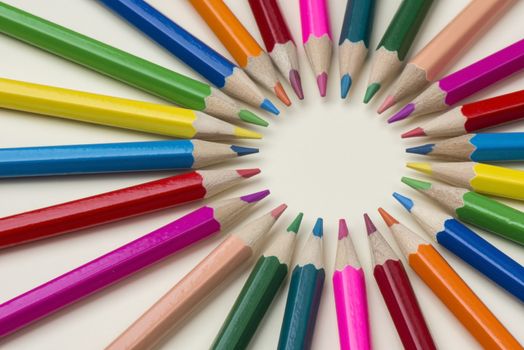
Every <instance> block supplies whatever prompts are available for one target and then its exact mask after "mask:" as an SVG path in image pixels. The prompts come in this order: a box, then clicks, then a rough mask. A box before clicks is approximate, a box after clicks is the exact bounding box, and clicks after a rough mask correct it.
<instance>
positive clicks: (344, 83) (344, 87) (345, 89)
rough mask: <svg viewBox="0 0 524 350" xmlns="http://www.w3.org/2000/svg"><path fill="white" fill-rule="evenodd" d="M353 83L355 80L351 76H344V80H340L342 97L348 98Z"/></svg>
mask: <svg viewBox="0 0 524 350" xmlns="http://www.w3.org/2000/svg"><path fill="white" fill-rule="evenodd" d="M352 83H353V80H352V79H351V77H350V76H349V74H344V75H343V76H342V78H341V79H340V97H341V98H343V99H344V98H346V97H348V94H349V89H351V84H352Z"/></svg>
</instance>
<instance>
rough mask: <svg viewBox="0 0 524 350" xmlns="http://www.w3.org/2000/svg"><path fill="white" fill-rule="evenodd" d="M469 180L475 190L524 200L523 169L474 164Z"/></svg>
mask: <svg viewBox="0 0 524 350" xmlns="http://www.w3.org/2000/svg"><path fill="white" fill-rule="evenodd" d="M473 171H474V172H475V175H476V176H475V177H474V178H473V179H471V180H470V184H471V188H472V189H473V190H474V191H475V192H480V193H487V194H491V195H494V196H499V197H506V198H513V199H518V200H524V171H522V170H516V169H510V168H505V167H498V166H492V165H487V164H480V163H479V164H475V165H474V167H473Z"/></svg>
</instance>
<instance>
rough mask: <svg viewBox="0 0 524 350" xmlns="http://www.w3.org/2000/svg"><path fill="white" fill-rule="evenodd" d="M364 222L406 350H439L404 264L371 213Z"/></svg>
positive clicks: (379, 277)
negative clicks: (379, 229)
mask: <svg viewBox="0 0 524 350" xmlns="http://www.w3.org/2000/svg"><path fill="white" fill-rule="evenodd" d="M364 220H365V222H366V231H367V233H368V239H369V243H370V245H371V256H372V258H373V276H375V280H376V281H377V285H378V288H379V289H380V293H381V294H382V297H383V298H384V302H385V303H386V306H387V308H388V311H389V314H390V315H391V319H392V320H393V323H394V324H395V328H396V329H397V333H398V335H399V337H400V341H401V342H402V345H403V346H404V349H406V350H408V349H419V350H429V349H435V350H436V349H437V348H436V346H435V343H434V341H433V338H432V337H431V333H430V332H429V328H428V326H427V324H426V321H425V320H424V315H423V314H422V310H421V309H420V306H419V304H418V301H417V297H416V296H415V292H414V291H413V287H412V286H411V282H410V281H409V277H408V274H407V273H406V270H405V269H404V265H403V264H402V262H401V261H400V259H399V258H398V257H397V255H396V254H395V252H394V251H393V249H392V248H391V246H390V245H389V244H388V242H386V240H385V239H384V237H383V236H382V234H381V233H380V232H379V231H378V230H377V228H376V227H375V225H374V224H373V222H372V221H371V219H370V218H369V216H368V215H367V214H364Z"/></svg>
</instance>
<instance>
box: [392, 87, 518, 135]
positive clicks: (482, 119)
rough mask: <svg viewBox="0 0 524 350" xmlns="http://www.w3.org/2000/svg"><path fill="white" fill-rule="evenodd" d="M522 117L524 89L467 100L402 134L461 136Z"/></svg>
mask: <svg viewBox="0 0 524 350" xmlns="http://www.w3.org/2000/svg"><path fill="white" fill-rule="evenodd" d="M522 118H524V90H520V91H515V92H511V93H509V94H505V95H500V96H497V97H492V98H488V99H485V100H481V101H475V102H471V103H466V104H465V105H462V106H460V107H455V108H453V109H451V110H450V111H448V112H446V113H444V114H443V115H441V116H439V117H437V118H433V119H431V120H430V121H429V122H427V123H426V124H424V125H422V126H419V127H416V128H414V129H412V130H410V131H407V132H405V133H404V134H402V138H408V137H421V136H429V137H451V136H460V135H464V134H467V133H470V132H474V131H478V130H482V129H485V128H489V127H493V126H497V125H502V124H506V123H510V122H514V121H517V120H520V119H522Z"/></svg>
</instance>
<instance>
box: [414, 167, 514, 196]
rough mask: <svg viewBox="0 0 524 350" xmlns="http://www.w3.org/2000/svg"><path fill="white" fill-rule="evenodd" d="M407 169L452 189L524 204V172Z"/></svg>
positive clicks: (436, 168)
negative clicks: (455, 188) (504, 198)
mask: <svg viewBox="0 0 524 350" xmlns="http://www.w3.org/2000/svg"><path fill="white" fill-rule="evenodd" d="M407 167H408V168H411V169H414V170H417V171H420V172H422V173H424V174H427V175H430V176H432V177H434V178H435V179H437V180H441V181H444V182H447V183H449V184H451V185H454V186H457V187H462V188H467V189H470V190H473V191H475V192H478V193H484V194H489V195H493V196H497V197H506V198H512V199H517V200H521V201H522V200H524V171H522V170H515V169H510V168H504V167H500V166H494V165H488V164H482V163H474V162H456V163H436V162H435V163H414V162H413V163H407Z"/></svg>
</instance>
